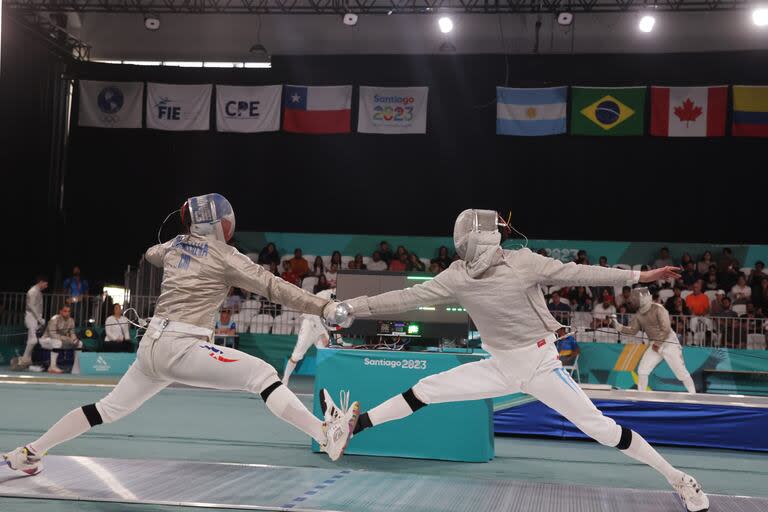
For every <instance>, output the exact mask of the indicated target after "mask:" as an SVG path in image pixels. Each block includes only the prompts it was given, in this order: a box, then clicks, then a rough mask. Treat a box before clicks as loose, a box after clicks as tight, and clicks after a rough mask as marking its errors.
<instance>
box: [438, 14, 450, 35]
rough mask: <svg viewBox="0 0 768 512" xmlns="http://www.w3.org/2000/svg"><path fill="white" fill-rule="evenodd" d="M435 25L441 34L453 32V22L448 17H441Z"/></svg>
mask: <svg viewBox="0 0 768 512" xmlns="http://www.w3.org/2000/svg"><path fill="white" fill-rule="evenodd" d="M437 25H438V26H439V27H440V32H442V33H443V34H447V33H448V32H450V31H451V30H453V20H452V19H451V18H449V17H448V16H443V17H442V18H440V19H439V20H437Z"/></svg>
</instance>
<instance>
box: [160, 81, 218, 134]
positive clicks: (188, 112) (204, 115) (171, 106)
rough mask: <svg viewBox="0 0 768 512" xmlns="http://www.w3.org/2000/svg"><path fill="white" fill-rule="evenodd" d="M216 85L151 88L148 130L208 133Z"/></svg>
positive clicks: (162, 85) (167, 85) (173, 85)
mask: <svg viewBox="0 0 768 512" xmlns="http://www.w3.org/2000/svg"><path fill="white" fill-rule="evenodd" d="M212 89H213V86H212V85H175V84H153V83H148V84H147V128H154V129H156V130H171V131H187V130H208V129H210V122H211V90H212Z"/></svg>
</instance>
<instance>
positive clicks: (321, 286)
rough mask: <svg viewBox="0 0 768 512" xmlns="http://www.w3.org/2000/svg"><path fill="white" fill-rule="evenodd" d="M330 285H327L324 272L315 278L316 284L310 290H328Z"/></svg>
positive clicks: (315, 291) (314, 291)
mask: <svg viewBox="0 0 768 512" xmlns="http://www.w3.org/2000/svg"><path fill="white" fill-rule="evenodd" d="M329 288H331V286H329V285H328V280H327V279H326V278H325V274H323V275H321V276H320V277H318V278H317V284H316V285H315V287H314V288H313V290H312V292H313V293H317V292H321V291H323V290H328V289H329Z"/></svg>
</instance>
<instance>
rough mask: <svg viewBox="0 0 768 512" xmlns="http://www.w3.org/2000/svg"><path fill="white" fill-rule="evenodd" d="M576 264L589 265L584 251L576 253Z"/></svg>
mask: <svg viewBox="0 0 768 512" xmlns="http://www.w3.org/2000/svg"><path fill="white" fill-rule="evenodd" d="M576 264H577V265H589V258H587V251H585V250H584V249H580V250H579V252H577V253H576Z"/></svg>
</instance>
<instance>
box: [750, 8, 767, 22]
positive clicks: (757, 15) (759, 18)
mask: <svg viewBox="0 0 768 512" xmlns="http://www.w3.org/2000/svg"><path fill="white" fill-rule="evenodd" d="M752 21H753V22H754V23H755V25H757V26H758V27H765V26H768V8H766V7H758V8H757V9H755V10H754V11H752Z"/></svg>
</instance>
